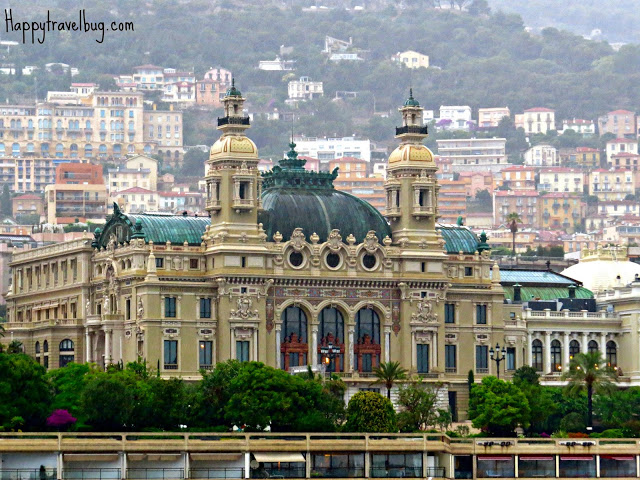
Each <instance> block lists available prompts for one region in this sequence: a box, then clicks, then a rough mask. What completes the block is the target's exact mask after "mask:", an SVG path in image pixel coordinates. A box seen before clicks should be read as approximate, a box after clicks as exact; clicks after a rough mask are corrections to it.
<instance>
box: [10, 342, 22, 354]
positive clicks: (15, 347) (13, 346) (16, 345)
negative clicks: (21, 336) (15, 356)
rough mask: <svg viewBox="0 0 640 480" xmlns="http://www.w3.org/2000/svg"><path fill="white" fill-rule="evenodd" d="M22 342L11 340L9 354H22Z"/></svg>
mask: <svg viewBox="0 0 640 480" xmlns="http://www.w3.org/2000/svg"><path fill="white" fill-rule="evenodd" d="M22 350H23V348H22V342H21V341H20V340H11V342H10V343H9V345H8V346H7V353H22Z"/></svg>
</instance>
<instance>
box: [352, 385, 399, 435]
mask: <svg viewBox="0 0 640 480" xmlns="http://www.w3.org/2000/svg"><path fill="white" fill-rule="evenodd" d="M345 430H346V431H347V432H375V433H392V432H397V431H398V428H397V426H396V412H395V411H394V409H393V405H392V404H391V400H389V399H388V398H385V397H383V396H382V395H380V394H379V393H376V392H358V393H356V394H355V395H354V396H353V397H351V400H349V405H348V406H347V423H346V424H345Z"/></svg>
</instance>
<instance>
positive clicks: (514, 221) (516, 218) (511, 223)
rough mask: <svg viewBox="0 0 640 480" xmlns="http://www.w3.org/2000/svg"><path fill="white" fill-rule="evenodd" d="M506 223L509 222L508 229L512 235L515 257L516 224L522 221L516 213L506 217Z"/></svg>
mask: <svg viewBox="0 0 640 480" xmlns="http://www.w3.org/2000/svg"><path fill="white" fill-rule="evenodd" d="M507 221H508V222H509V229H510V230H511V235H513V256H514V258H515V256H516V233H518V223H522V219H521V218H520V215H518V213H517V212H511V213H510V214H509V215H507Z"/></svg>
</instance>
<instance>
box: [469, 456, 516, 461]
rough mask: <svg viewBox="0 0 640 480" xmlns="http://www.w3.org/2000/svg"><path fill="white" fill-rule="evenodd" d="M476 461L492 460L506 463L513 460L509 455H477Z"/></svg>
mask: <svg viewBox="0 0 640 480" xmlns="http://www.w3.org/2000/svg"><path fill="white" fill-rule="evenodd" d="M478 460H493V461H496V462H508V461H510V460H513V457H512V456H511V455H478Z"/></svg>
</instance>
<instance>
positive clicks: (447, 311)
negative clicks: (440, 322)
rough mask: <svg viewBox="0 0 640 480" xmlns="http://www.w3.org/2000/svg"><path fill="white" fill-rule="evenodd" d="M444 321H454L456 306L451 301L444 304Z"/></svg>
mask: <svg viewBox="0 0 640 480" xmlns="http://www.w3.org/2000/svg"><path fill="white" fill-rule="evenodd" d="M444 323H456V306H455V304H453V303H445V304H444Z"/></svg>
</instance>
